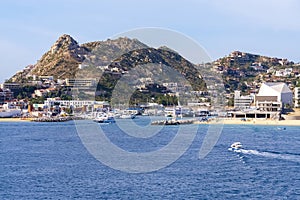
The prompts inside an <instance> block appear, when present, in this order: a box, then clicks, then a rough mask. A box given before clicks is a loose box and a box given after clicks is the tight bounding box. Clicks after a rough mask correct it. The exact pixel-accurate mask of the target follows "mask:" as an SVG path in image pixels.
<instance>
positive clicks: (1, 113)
mask: <svg viewBox="0 0 300 200" xmlns="http://www.w3.org/2000/svg"><path fill="white" fill-rule="evenodd" d="M21 114H22V110H21V109H20V108H17V107H16V106H15V105H14V104H12V103H5V104H3V105H2V106H1V107H0V118H11V117H19V116H21Z"/></svg>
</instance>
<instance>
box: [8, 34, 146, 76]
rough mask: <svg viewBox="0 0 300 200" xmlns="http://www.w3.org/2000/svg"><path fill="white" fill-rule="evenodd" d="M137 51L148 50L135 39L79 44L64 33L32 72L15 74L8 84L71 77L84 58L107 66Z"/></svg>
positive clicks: (24, 71) (26, 71) (25, 71)
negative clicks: (35, 79) (43, 77)
mask: <svg viewBox="0 0 300 200" xmlns="http://www.w3.org/2000/svg"><path fill="white" fill-rule="evenodd" d="M140 48H147V45H145V44H143V43H141V42H140V41H138V40H136V39H129V38H118V39H116V40H110V39H108V40H106V41H96V42H89V43H85V44H82V45H79V44H78V43H77V41H76V40H74V39H73V38H72V37H71V36H70V35H67V34H64V35H62V36H60V37H59V38H58V40H57V41H56V42H55V43H54V44H53V45H52V47H51V48H50V50H49V51H47V52H46V53H45V54H44V55H43V56H42V57H41V58H40V59H39V60H38V62H37V63H36V64H35V65H34V67H33V68H31V70H25V69H24V70H23V71H22V72H18V73H17V74H15V75H14V76H13V77H12V78H11V80H10V81H13V82H24V77H28V76H32V75H36V76H46V75H47V76H53V77H54V78H55V79H65V78H72V77H74V75H75V74H76V72H77V71H78V68H79V64H81V63H83V62H84V61H85V60H86V59H89V60H93V62H98V64H100V65H108V64H109V63H111V62H112V59H113V58H114V57H116V56H119V55H122V54H123V53H124V52H128V51H130V50H133V49H140ZM95 49H96V50H97V51H98V52H97V55H98V56H97V57H94V56H93V54H94V53H93V51H94V50H95ZM100 50H101V52H100ZM100 61H101V62H100Z"/></svg>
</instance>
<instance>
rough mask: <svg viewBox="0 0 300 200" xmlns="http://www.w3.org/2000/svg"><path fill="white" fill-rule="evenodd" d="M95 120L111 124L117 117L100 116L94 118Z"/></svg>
mask: <svg viewBox="0 0 300 200" xmlns="http://www.w3.org/2000/svg"><path fill="white" fill-rule="evenodd" d="M93 121H94V122H97V123H102V124H111V123H115V122H116V121H115V119H114V117H108V116H107V117H98V118H95V119H94V120H93Z"/></svg>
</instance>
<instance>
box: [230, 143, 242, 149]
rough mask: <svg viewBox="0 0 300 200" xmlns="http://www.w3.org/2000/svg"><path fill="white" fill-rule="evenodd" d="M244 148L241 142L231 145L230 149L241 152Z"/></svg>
mask: <svg viewBox="0 0 300 200" xmlns="http://www.w3.org/2000/svg"><path fill="white" fill-rule="evenodd" d="M242 148H243V145H242V143H240V142H234V143H232V144H231V145H230V148H228V150H229V151H237V150H241V149H242Z"/></svg>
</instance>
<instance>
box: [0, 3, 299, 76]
mask: <svg viewBox="0 0 300 200" xmlns="http://www.w3.org/2000/svg"><path fill="white" fill-rule="evenodd" d="M136 5H139V3H138V1H135V0H131V1H126V2H117V1H110V2H97V1H88V2H81V1H72V2H71V1H62V2H58V1H46V2H43V3H40V2H38V1H34V0H31V1H26V3H25V2H18V1H10V2H6V3H3V5H2V6H1V8H0V9H1V21H0V24H1V27H2V28H1V29H2V31H1V35H0V41H1V44H2V45H1V46H2V49H1V51H0V53H1V54H0V55H1V60H2V62H1V64H0V69H1V71H2V73H1V75H0V82H3V81H4V80H5V79H8V78H10V77H11V76H12V75H13V74H14V73H15V72H16V71H18V70H22V69H23V68H24V67H25V66H27V65H29V64H35V63H36V61H37V60H38V59H39V58H40V57H41V56H42V55H43V54H44V52H46V51H47V50H48V48H49V47H50V46H51V45H52V44H53V42H54V41H55V40H56V39H57V38H58V37H59V36H60V35H61V34H63V33H67V34H70V35H72V36H74V38H76V40H77V41H78V42H79V43H85V42H88V41H98V40H105V39H108V38H110V37H112V36H114V35H116V34H118V33H120V32H124V31H128V30H131V29H135V28H141V27H161V28H167V29H170V30H175V31H179V32H181V33H183V34H185V35H187V36H189V37H191V38H193V39H194V40H195V41H196V42H197V43H199V44H200V45H201V46H202V47H203V48H204V49H206V51H207V52H208V54H209V55H210V57H211V58H212V60H216V59H218V58H220V57H223V56H225V55H228V54H229V53H230V52H232V51H235V50H238V51H242V52H248V53H254V54H259V55H265V56H270V57H279V58H287V59H288V60H290V61H294V62H296V63H297V62H299V61H300V58H299V55H298V53H297V48H298V46H299V39H297V38H298V37H297V36H298V35H299V32H300V24H299V23H298V22H297V19H299V13H298V12H297V10H298V8H299V5H300V4H299V3H298V2H297V1H292V0H290V1H285V2H281V1H264V2H259V1H251V2H238V1H233V0H231V1H229V2H226V3H225V2H218V1H193V0H190V1H185V2H179V1H175V2H174V1H172V2H171V1H164V2H158V1H151V2H150V1H149V2H147V1H146V2H145V3H144V6H138V7H139V9H136V8H137V6H136ZM125 8H126V9H125ZM245 8H247V9H245ZM182 9H184V10H190V12H185V13H184V14H180V13H181V10H182ZM55 10H57V12H53V11H55ZM62 11H63V12H62ZM112 11H113V12H112ZM276 13H278V14H276ZM124 16H125V17H124ZM207 16H209V17H207ZM75 24H76V25H75ZM98 27H99V28H98Z"/></svg>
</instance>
